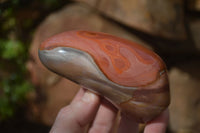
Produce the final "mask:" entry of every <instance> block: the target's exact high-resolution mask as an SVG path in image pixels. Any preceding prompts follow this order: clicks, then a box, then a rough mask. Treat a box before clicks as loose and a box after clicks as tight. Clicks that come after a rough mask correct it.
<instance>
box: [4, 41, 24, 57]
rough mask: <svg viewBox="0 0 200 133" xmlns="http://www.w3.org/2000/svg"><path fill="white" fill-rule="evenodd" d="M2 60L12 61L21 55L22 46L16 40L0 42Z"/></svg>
mask: <svg viewBox="0 0 200 133" xmlns="http://www.w3.org/2000/svg"><path fill="white" fill-rule="evenodd" d="M0 43H1V44H0V45H1V51H2V52H1V56H2V57H3V59H13V58H17V57H19V55H20V54H22V53H23V51H24V48H23V44H22V43H21V42H20V41H17V40H0Z"/></svg>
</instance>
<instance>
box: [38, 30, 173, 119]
mask: <svg viewBox="0 0 200 133" xmlns="http://www.w3.org/2000/svg"><path fill="white" fill-rule="evenodd" d="M39 57H40V59H41V61H42V63H43V64H44V65H45V66H46V67H47V68H49V69H50V70H52V71H54V72H55V73H57V74H59V75H62V76H64V77H66V78H68V79H70V80H72V81H74V82H76V83H78V84H80V85H82V86H84V87H86V88H87V89H89V90H91V91H93V92H95V93H98V94H100V95H101V96H103V97H105V98H106V99H108V100H109V101H110V102H111V103H113V104H114V105H115V106H116V107H117V108H118V109H120V110H121V111H122V113H123V114H125V115H126V116H128V117H130V118H133V119H135V120H137V121H138V122H147V121H149V120H151V119H153V118H154V117H155V116H157V115H158V114H160V113H161V112H162V111H163V110H164V109H166V108H167V106H168V105H169V102H170V96H169V84H168V76H167V70H166V66H165V64H164V62H163V61H162V59H161V58H160V57H159V56H158V55H157V54H155V53H154V52H152V51H150V50H148V49H146V48H144V47H142V46H140V45H138V44H136V43H133V42H131V41H128V40H125V39H122V38H119V37H115V36H112V35H109V34H105V33H99V32H90V31H68V32H64V33H61V34H58V35H55V36H53V37H51V38H49V39H47V40H45V41H44V42H43V43H42V44H41V46H40V48H39Z"/></svg>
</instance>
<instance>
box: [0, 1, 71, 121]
mask: <svg viewBox="0 0 200 133" xmlns="http://www.w3.org/2000/svg"><path fill="white" fill-rule="evenodd" d="M69 2H70V1H67V0H43V1H38V0H4V1H3V2H1V1H0V120H5V119H7V118H10V117H12V116H13V115H14V114H15V112H16V111H17V110H18V109H19V107H20V106H24V105H25V104H26V98H27V93H28V92H29V91H31V90H32V88H33V86H32V85H31V83H30V82H29V81H28V80H27V79H28V78H27V70H26V61H27V59H28V48H29V44H30V41H31V38H32V34H33V32H34V30H35V28H36V27H37V25H38V24H39V23H40V22H41V21H42V19H44V18H45V16H47V15H48V14H49V13H50V12H52V11H54V10H57V9H59V8H61V7H62V6H64V5H65V4H67V3H69Z"/></svg>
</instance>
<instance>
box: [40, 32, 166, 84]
mask: <svg viewBox="0 0 200 133" xmlns="http://www.w3.org/2000/svg"><path fill="white" fill-rule="evenodd" d="M55 47H71V48H75V49H78V50H81V51H85V52H87V53H88V54H90V55H91V56H92V57H93V59H94V61H95V63H96V64H97V65H98V66H99V68H100V69H101V71H102V72H103V73H104V75H105V76H106V77H107V78H108V79H109V80H111V81H112V82H114V83H117V84H119V85H123V86H131V87H138V86H146V85H148V84H151V83H153V82H154V81H156V80H157V78H159V74H160V73H161V72H162V71H163V70H164V69H166V68H165V65H164V63H163V62H162V60H161V59H160V57H159V56H157V55H156V54H155V53H154V52H152V51H150V50H148V49H146V48H144V47H142V46H140V45H138V44H136V43H133V42H131V41H128V40H125V39H122V38H119V37H115V36H112V35H108V34H105V33H98V32H89V31H69V32H64V33H61V34H59V35H55V36H53V37H52V38H50V39H47V40H46V41H44V42H43V43H42V45H41V46H40V50H44V49H45V50H50V49H53V48H55Z"/></svg>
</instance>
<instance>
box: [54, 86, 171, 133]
mask: <svg viewBox="0 0 200 133" xmlns="http://www.w3.org/2000/svg"><path fill="white" fill-rule="evenodd" d="M116 115H117V110H116V108H114V107H113V106H112V105H111V104H109V103H108V102H106V101H105V100H102V99H101V98H100V97H99V96H98V95H96V94H94V93H91V92H89V91H87V90H85V89H83V88H81V89H80V90H79V92H78V93H77V94H76V96H75V97H74V99H73V100H72V102H71V104H70V105H68V106H66V107H64V108H62V109H61V110H60V112H59V113H58V115H57V118H56V120H55V122H54V124H53V126H52V128H51V131H50V133H84V131H85V130H86V128H87V132H88V133H111V132H113V126H114V125H115V124H116ZM168 118H169V113H168V110H166V111H164V112H163V113H162V114H161V115H159V116H158V117H157V118H155V119H154V120H152V121H151V122H149V123H147V125H146V126H145V128H144V133H165V130H166V127H167V123H168ZM88 125H90V126H88ZM117 127H118V130H117V133H138V123H136V122H134V121H133V120H129V119H127V118H125V117H123V116H122V117H121V120H120V123H119V124H118V125H117ZM115 128H116V125H115Z"/></svg>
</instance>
